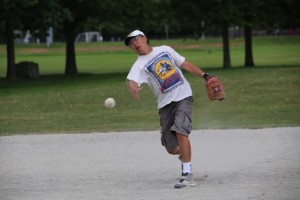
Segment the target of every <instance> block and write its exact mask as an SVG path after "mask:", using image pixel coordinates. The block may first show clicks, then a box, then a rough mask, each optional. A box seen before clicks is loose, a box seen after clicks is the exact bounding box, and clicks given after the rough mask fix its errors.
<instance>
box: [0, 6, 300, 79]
mask: <svg viewBox="0 0 300 200" xmlns="http://www.w3.org/2000/svg"><path fill="white" fill-rule="evenodd" d="M299 4H300V3H299V1H298V0H265V1H260V0H247V1H239V0H185V1H182V0H147V1H145V0H94V1H87V0H0V34H1V35H3V36H5V41H6V45H7V78H8V79H15V78H16V77H15V52H14V30H31V31H35V33H37V34H38V35H39V36H44V35H45V34H46V30H47V29H48V27H49V26H52V27H55V28H56V29H61V30H63V32H64V41H65V42H66V65H65V69H66V70H65V74H66V75H76V74H77V73H78V72H77V66H76V52H75V43H74V40H75V35H76V34H77V33H79V32H82V31H88V30H96V31H101V32H102V33H103V34H104V38H105V37H106V39H108V37H111V36H114V37H120V38H121V39H123V38H124V37H125V34H126V33H128V32H130V31H132V30H133V29H141V30H143V31H144V32H146V33H147V35H149V36H150V37H155V38H167V39H168V38H169V37H192V38H195V39H199V38H200V36H201V34H202V33H203V32H205V33H206V34H214V35H215V34H216V33H217V34H218V35H222V38H223V67H225V68H227V67H230V66H231V63H230V43H229V41H230V40H229V39H230V38H229V34H228V28H229V27H230V26H239V27H243V28H244V31H245V66H254V58H253V55H252V40H251V38H252V32H253V30H255V29H264V30H273V29H274V28H280V29H292V28H293V29H296V28H298V27H300V20H299V19H300V16H299V15H300V14H299V13H300V12H299V10H298V8H299V6H300V5H299Z"/></svg>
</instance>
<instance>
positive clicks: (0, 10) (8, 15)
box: [0, 0, 37, 80]
mask: <svg viewBox="0 0 300 200" xmlns="http://www.w3.org/2000/svg"><path fill="white" fill-rule="evenodd" d="M36 3H37V1H36V0H27V1H22V0H10V1H6V0H0V22H1V25H0V26H1V27H2V32H4V33H5V38H6V52H7V72H6V78H7V79H9V80H14V79H16V68H15V43H14V39H15V38H14V30H15V28H16V27H20V26H22V19H23V17H25V15H26V14H27V13H26V9H28V8H29V7H31V6H33V5H35V4H36Z"/></svg>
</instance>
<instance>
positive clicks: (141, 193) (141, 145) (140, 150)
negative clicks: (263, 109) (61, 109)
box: [0, 127, 300, 200]
mask: <svg viewBox="0 0 300 200" xmlns="http://www.w3.org/2000/svg"><path fill="white" fill-rule="evenodd" d="M159 138H160V135H159V131H147V132H118V133H88V134H49V135H47V134H46V135H28V136H24V135H20V136H3V137H0V199H1V200H96V199H97V200H100V199H101V200H102V199H103V200H112V199H122V200H123V199H137V200H142V199H149V200H150V199H151V200H155V199H164V200H165V199H170V200H177V199H178V200H179V199H180V200H182V199H203V200H210V199H213V200H219V199H220V200H223V199H224V200H226V199H228V200H243V199H245V200H251V199H253V200H260V199H264V200H266V199H270V200H299V199H300V127H290V128H270V129H234V130H195V131H193V133H192V134H191V136H190V138H191V142H192V149H193V161H192V170H193V173H194V175H195V180H196V184H197V186H196V187H194V188H185V189H174V188H173V185H174V184H175V182H176V178H177V177H179V175H180V163H179V160H178V159H177V157H176V156H171V155H168V154H167V153H166V151H165V149H164V148H163V147H162V146H161V144H160V139H159Z"/></svg>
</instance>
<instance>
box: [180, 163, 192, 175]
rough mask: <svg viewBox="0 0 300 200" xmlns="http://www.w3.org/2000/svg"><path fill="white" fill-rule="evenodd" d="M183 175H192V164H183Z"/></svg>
mask: <svg viewBox="0 0 300 200" xmlns="http://www.w3.org/2000/svg"><path fill="white" fill-rule="evenodd" d="M182 173H184V174H185V173H191V162H188V163H182Z"/></svg>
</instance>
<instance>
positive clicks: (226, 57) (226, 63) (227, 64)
mask: <svg viewBox="0 0 300 200" xmlns="http://www.w3.org/2000/svg"><path fill="white" fill-rule="evenodd" d="M222 39H223V68H231V61H230V47H229V33H228V25H227V24H226V23H225V24H223V27H222Z"/></svg>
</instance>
